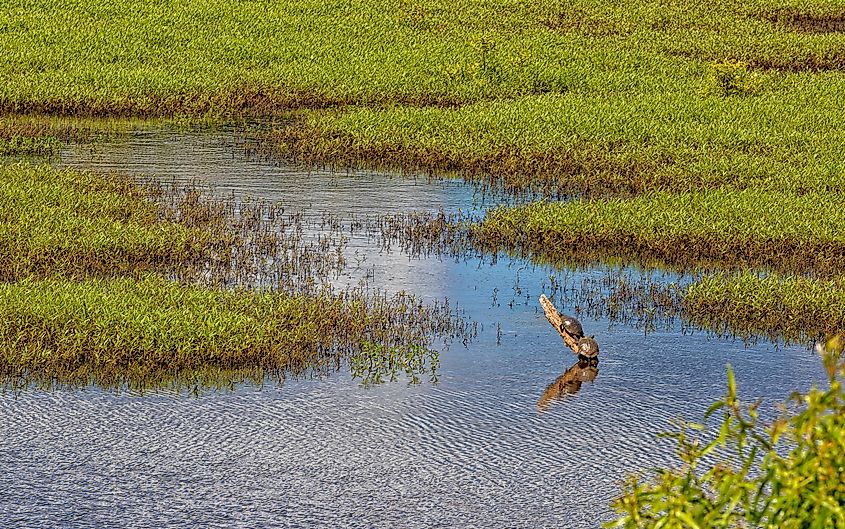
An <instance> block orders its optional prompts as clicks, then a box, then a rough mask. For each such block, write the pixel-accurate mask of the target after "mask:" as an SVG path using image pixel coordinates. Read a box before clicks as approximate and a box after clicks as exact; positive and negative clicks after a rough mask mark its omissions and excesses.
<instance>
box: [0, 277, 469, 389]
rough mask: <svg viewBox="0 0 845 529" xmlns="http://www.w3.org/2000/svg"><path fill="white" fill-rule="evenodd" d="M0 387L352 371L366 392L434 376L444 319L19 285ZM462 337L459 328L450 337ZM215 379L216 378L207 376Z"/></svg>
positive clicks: (236, 296)
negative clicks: (378, 384) (359, 359)
mask: <svg viewBox="0 0 845 529" xmlns="http://www.w3.org/2000/svg"><path fill="white" fill-rule="evenodd" d="M0 307H2V308H0V314H1V315H2V316H0V321H2V322H3V325H2V326H0V351H2V353H0V380H2V381H3V382H4V383H5V385H6V386H7V387H12V388H16V387H22V386H25V385H28V384H40V385H42V386H43V385H44V384H51V383H52V384H55V385H59V386H77V385H83V386H84V385H87V384H90V383H94V384H97V385H99V386H102V387H129V388H132V389H143V388H149V389H153V388H160V387H167V386H173V385H174V384H176V383H177V381H176V377H174V376H173V375H174V374H191V373H194V374H195V375H192V376H188V378H187V380H186V381H185V383H187V384H189V385H190V384H195V383H197V382H198V381H202V380H206V382H205V383H211V382H212V381H217V382H218V383H220V382H221V380H223V378H224V376H225V375H226V374H228V376H233V375H237V374H241V376H243V377H245V378H253V379H260V378H262V377H264V376H267V377H275V378H277V379H283V378H284V376H285V375H286V374H293V375H301V374H303V373H316V374H325V373H327V372H331V371H333V370H336V369H338V368H340V367H341V365H342V364H343V363H345V362H346V361H347V359H348V358H349V357H353V358H354V357H355V356H356V355H362V354H365V353H366V357H367V358H372V356H373V355H372V353H371V351H372V350H373V348H374V347H375V348H377V349H378V353H379V358H380V361H379V362H378V363H377V365H376V364H374V365H372V366H366V367H362V366H358V364H356V366H358V368H357V370H356V374H357V375H358V376H360V377H362V378H363V379H364V380H365V381H367V382H374V381H380V380H382V379H383V378H384V377H385V376H387V377H393V378H394V379H395V378H396V376H397V374H403V373H407V374H408V376H409V377H412V378H413V379H414V380H419V377H420V376H421V375H422V374H426V373H428V374H431V375H434V373H433V371H434V370H435V369H436V367H437V356H436V353H433V352H432V350H431V349H430V348H428V347H427V346H428V345H430V344H431V342H432V341H433V340H434V338H435V337H436V336H443V335H448V334H450V331H451V330H454V329H453V328H452V324H453V323H456V320H452V319H451V316H450V311H449V309H448V307H443V306H439V307H434V308H430V307H426V306H425V305H423V304H422V303H421V302H420V301H419V300H416V299H414V298H413V297H411V296H407V295H396V296H393V297H387V296H375V297H367V296H365V295H364V294H363V293H361V292H346V293H342V294H340V295H338V294H334V293H331V292H328V291H325V292H322V293H320V294H316V295H314V294H311V295H283V294H279V293H272V292H263V293H262V292H256V291H254V290H240V289H239V290H233V291H223V290H215V289H208V288H204V287H198V286H190V285H184V284H178V283H175V282H172V281H168V280H166V279H164V278H162V277H159V276H153V275H149V276H144V277H141V278H138V279H128V278H115V279H89V280H82V281H70V280H66V279H56V278H50V279H42V280H33V279H23V280H21V281H18V282H16V283H4V284H0ZM455 328H457V327H455ZM214 373H217V374H218V375H219V376H218V377H216V378H215V377H212V376H211V374H214Z"/></svg>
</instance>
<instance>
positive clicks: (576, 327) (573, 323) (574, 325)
mask: <svg viewBox="0 0 845 529" xmlns="http://www.w3.org/2000/svg"><path fill="white" fill-rule="evenodd" d="M560 326H561V328H562V329H563V330H564V331H566V332H568V333H569V335H570V336H572V337H573V338H575V339H576V340H577V339H578V338H583V337H584V328H583V327H581V322H579V321H578V320H576V319H575V318H572V317H570V316H564V317H563V319H562V320H561V321H560Z"/></svg>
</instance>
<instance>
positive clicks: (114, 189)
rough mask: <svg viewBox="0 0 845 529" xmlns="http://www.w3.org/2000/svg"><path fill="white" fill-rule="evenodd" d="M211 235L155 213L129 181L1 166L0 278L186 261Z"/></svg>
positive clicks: (116, 271) (132, 268) (104, 272)
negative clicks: (168, 220)
mask: <svg viewBox="0 0 845 529" xmlns="http://www.w3.org/2000/svg"><path fill="white" fill-rule="evenodd" d="M208 242H209V234H208V233H207V232H204V231H202V230H198V229H190V228H187V227H185V226H181V225H178V224H175V223H171V222H162V221H160V220H159V207H158V206H156V205H155V204H153V203H152V202H151V201H150V200H148V199H147V198H145V197H144V195H143V192H142V191H141V190H140V189H138V188H137V187H135V186H134V185H133V184H132V183H131V182H130V181H128V180H126V179H122V178H119V177H112V178H106V177H102V176H99V175H94V174H90V173H80V172H75V171H60V170H56V169H52V168H50V167H48V166H38V167H34V166H30V165H26V164H15V165H7V166H0V280H3V281H11V280H15V279H18V278H21V277H26V276H29V275H33V274H34V275H40V276H45V275H55V274H60V275H66V276H72V277H85V276H88V275H91V274H94V275H109V274H121V273H124V274H125V273H134V272H136V271H138V270H144V269H160V268H161V267H162V266H167V265H173V264H174V263H184V262H189V261H192V260H194V259H196V258H198V257H199V256H201V254H202V252H203V251H204V250H205V248H206V247H207V244H208Z"/></svg>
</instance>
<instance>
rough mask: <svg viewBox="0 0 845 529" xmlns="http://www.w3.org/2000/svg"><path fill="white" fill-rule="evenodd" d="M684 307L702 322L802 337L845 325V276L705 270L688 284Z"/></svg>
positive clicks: (720, 328) (688, 314)
mask: <svg viewBox="0 0 845 529" xmlns="http://www.w3.org/2000/svg"><path fill="white" fill-rule="evenodd" d="M683 310H684V313H685V314H686V317H687V318H688V319H689V320H690V321H691V322H693V323H695V324H696V325H698V326H702V327H704V328H712V329H714V330H716V331H721V332H725V331H730V332H732V333H734V334H739V335H745V336H748V335H752V334H757V335H765V336H770V337H776V338H777V337H785V338H787V339H792V340H798V339H803V340H805V341H806V340H808V339H815V338H817V337H818V336H821V335H824V334H832V333H835V332H838V331H840V330H841V329H845V280H843V279H842V278H841V277H837V278H835V279H830V280H821V279H813V278H806V277H789V276H782V275H778V274H772V275H768V276H762V277H761V276H760V275H758V274H754V273H751V272H745V273H741V274H724V273H720V274H713V275H705V276H704V277H701V278H700V279H699V280H698V281H697V282H694V283H691V284H690V285H689V286H687V287H686V289H685V292H684V296H683Z"/></svg>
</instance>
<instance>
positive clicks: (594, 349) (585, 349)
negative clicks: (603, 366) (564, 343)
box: [578, 336, 599, 357]
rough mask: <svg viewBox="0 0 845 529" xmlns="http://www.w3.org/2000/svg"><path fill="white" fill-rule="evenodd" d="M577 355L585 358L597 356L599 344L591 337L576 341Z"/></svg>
mask: <svg viewBox="0 0 845 529" xmlns="http://www.w3.org/2000/svg"><path fill="white" fill-rule="evenodd" d="M578 354H579V355H581V356H586V357H593V356H598V354H599V344H598V342H597V341H595V339H593V337H592V336H590V337H589V338H581V339H580V340H578Z"/></svg>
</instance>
